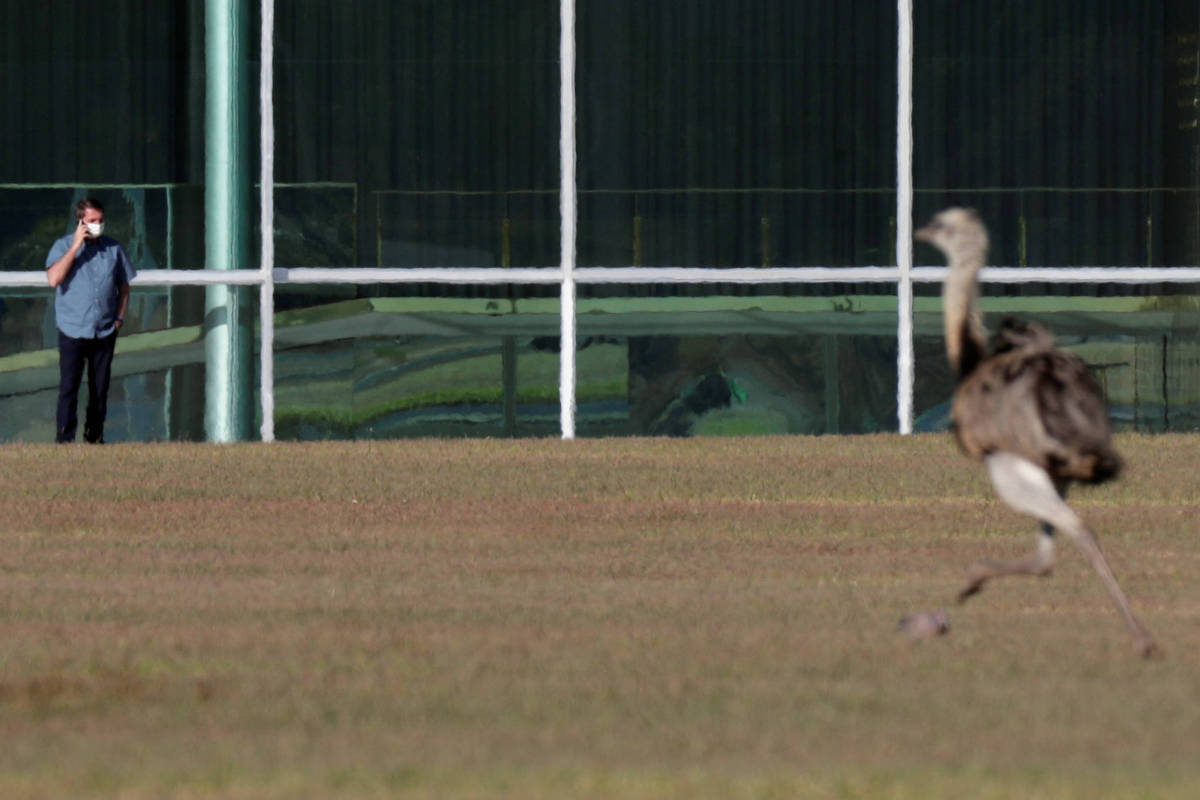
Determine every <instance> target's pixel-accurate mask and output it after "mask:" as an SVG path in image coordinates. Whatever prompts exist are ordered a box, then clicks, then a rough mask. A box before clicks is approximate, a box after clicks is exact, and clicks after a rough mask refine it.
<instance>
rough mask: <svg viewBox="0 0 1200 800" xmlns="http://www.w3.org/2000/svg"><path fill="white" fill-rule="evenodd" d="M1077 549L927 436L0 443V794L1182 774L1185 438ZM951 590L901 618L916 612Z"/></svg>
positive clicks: (642, 788)
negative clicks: (1132, 614)
mask: <svg viewBox="0 0 1200 800" xmlns="http://www.w3.org/2000/svg"><path fill="white" fill-rule="evenodd" d="M1119 445H1120V447H1121V449H1122V451H1123V452H1124V453H1125V455H1126V457H1127V461H1128V469H1127V472H1126V475H1125V476H1124V477H1123V479H1122V480H1121V481H1119V482H1117V483H1115V484H1110V485H1107V486H1103V487H1096V488H1083V489H1078V490H1076V491H1075V492H1074V493H1073V495H1072V500H1073V502H1074V504H1075V506H1076V508H1078V509H1079V510H1080V512H1081V513H1082V514H1083V515H1084V516H1085V518H1086V519H1088V520H1089V521H1090V522H1091V523H1092V525H1093V527H1094V528H1095V529H1096V530H1097V532H1098V534H1099V535H1100V537H1101V543H1102V545H1103V546H1104V548H1105V550H1106V552H1107V553H1108V555H1109V557H1110V559H1111V560H1112V562H1113V565H1114V569H1115V571H1116V572H1117V575H1118V577H1119V579H1120V580H1121V581H1122V583H1123V585H1124V586H1125V588H1126V590H1127V592H1128V593H1129V595H1130V597H1131V599H1132V601H1133V603H1134V606H1135V608H1136V610H1137V611H1138V612H1139V613H1140V614H1141V616H1142V617H1143V619H1144V621H1145V622H1146V624H1147V625H1148V627H1149V628H1150V629H1151V631H1152V632H1154V633H1155V634H1156V636H1157V637H1158V639H1159V641H1160V643H1161V645H1162V646H1163V649H1164V651H1165V657H1164V658H1162V659H1159V660H1154V661H1143V660H1140V659H1138V658H1137V657H1135V655H1134V653H1133V650H1132V647H1131V644H1130V641H1129V637H1128V635H1127V633H1126V631H1125V629H1124V627H1123V625H1122V623H1121V621H1120V619H1119V617H1118V615H1117V613H1116V611H1115V610H1114V609H1113V608H1112V606H1111V604H1110V602H1109V600H1108V597H1107V595H1105V593H1104V591H1103V588H1102V587H1101V584H1100V582H1099V581H1098V580H1097V579H1096V577H1095V576H1094V575H1093V574H1092V572H1091V569H1090V567H1089V566H1088V565H1087V564H1086V563H1085V562H1084V560H1083V558H1082V556H1081V555H1080V553H1079V552H1077V551H1076V550H1075V549H1074V548H1073V547H1072V546H1071V545H1070V543H1069V542H1062V543H1061V547H1060V551H1059V552H1060V560H1059V563H1058V566H1057V569H1056V572H1055V574H1054V575H1053V576H1052V577H1050V578H1048V579H1022V578H1012V579H1008V580H1007V581H997V582H995V583H993V584H990V585H989V586H988V587H987V588H986V589H985V590H984V591H983V593H982V594H981V595H979V596H978V597H977V598H975V599H973V600H972V601H971V602H970V603H968V604H966V605H964V606H956V605H954V603H953V598H954V595H955V592H956V590H957V589H958V588H959V586H960V581H961V579H962V575H963V569H964V568H965V567H966V565H967V564H968V563H970V562H971V561H972V560H974V559H976V558H980V557H984V556H1016V555H1023V554H1025V553H1026V552H1028V551H1029V550H1030V549H1031V548H1032V546H1033V543H1034V538H1035V536H1034V533H1035V525H1034V523H1033V522H1032V521H1030V520H1028V519H1025V518H1022V517H1020V516H1018V515H1016V514H1015V513H1013V512H1011V511H1009V510H1008V509H1007V508H1006V507H1004V506H1003V505H1002V504H1000V503H999V501H997V500H995V499H994V497H993V495H992V493H991V491H990V489H989V488H988V486H987V484H986V481H985V477H984V475H983V473H982V470H981V468H979V467H978V466H977V465H974V464H972V463H970V462H968V461H966V460H965V459H964V458H963V457H962V456H960V455H959V454H958V452H957V451H956V449H955V447H954V445H953V443H952V442H951V441H950V439H949V438H948V437H946V436H942V435H939V436H932V435H925V436H915V437H907V438H901V437H898V436H862V437H821V438H806V437H761V438H740V439H739V438H730V439H725V438H709V439H691V440H673V439H653V440H648V439H612V440H578V441H572V442H563V441H559V440H517V441H512V440H506V441H480V440H467V441H460V440H456V441H445V440H425V441H397V442H386V443H384V442H359V443H349V442H347V443H314V444H288V443H277V444H273V445H261V444H246V445H232V446H212V445H174V444H162V445H114V446H106V447H103V448H93V447H85V446H82V445H80V446H73V447H54V446H49V445H47V446H27V445H12V446H6V447H0V742H2V744H0V797H4V798H43V797H71V798H86V797H120V798H159V797H180V798H204V797H222V798H285V797H286V798H291V797H419V798H485V797H486V798H493V797H512V798H518V797H519V798H608V797H614V798H788V797H845V798H963V797H971V798H1007V797H1021V798H1034V797H1036V798H1059V797H1065V798H1118V797H1119V798H1124V797H1129V798H1147V797H1151V798H1153V797H1161V798H1176V797H1178V798H1190V797H1197V796H1200V579H1198V571H1200V541H1198V536H1197V521H1198V519H1200V491H1198V490H1200V437H1198V436H1182V435H1181V436H1158V437H1143V436H1123V437H1121V438H1120V439H1119ZM935 608H945V609H947V610H948V611H949V612H950V615H951V624H952V631H951V633H950V634H949V635H947V636H945V637H942V638H939V639H934V640H928V641H923V642H917V643H913V642H909V641H907V640H905V639H904V638H903V636H902V634H899V633H897V632H896V631H895V626H896V623H897V620H898V619H899V618H900V617H901V616H902V615H904V614H907V613H910V612H913V611H921V610H927V609H935Z"/></svg>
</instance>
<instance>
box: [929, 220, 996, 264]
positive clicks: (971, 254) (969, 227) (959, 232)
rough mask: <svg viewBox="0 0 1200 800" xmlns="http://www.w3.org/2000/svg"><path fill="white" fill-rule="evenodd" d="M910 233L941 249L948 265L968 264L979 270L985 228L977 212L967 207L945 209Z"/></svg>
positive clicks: (982, 254) (985, 249)
mask: <svg viewBox="0 0 1200 800" xmlns="http://www.w3.org/2000/svg"><path fill="white" fill-rule="evenodd" d="M913 236H914V238H916V240H917V241H919V242H927V243H929V244H931V245H933V246H934V247H936V248H937V249H939V250H941V251H942V253H944V254H945V256H946V261H947V262H948V263H949V265H950V267H951V268H954V267H956V266H970V267H974V268H976V269H978V267H979V266H980V265H981V264H982V261H983V257H984V256H985V255H986V254H987V248H988V236H987V229H986V228H985V227H984V225H983V220H981V219H980V218H979V214H977V213H976V212H975V210H974V209H970V208H947V209H946V210H945V211H941V212H939V213H937V214H935V215H934V217H933V219H932V220H930V221H929V224H928V225H926V226H925V227H924V228H920V229H918V230H917V231H916V232H915V233H914V234H913Z"/></svg>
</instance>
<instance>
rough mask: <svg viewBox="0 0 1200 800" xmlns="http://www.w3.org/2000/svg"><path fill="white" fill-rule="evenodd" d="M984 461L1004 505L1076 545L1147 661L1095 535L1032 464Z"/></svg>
mask: <svg viewBox="0 0 1200 800" xmlns="http://www.w3.org/2000/svg"><path fill="white" fill-rule="evenodd" d="M984 461H985V463H986V464H987V467H988V472H989V473H990V474H991V478H992V483H993V484H994V485H995V487H996V492H997V493H998V494H999V495H1000V497H1001V499H1002V500H1004V502H1006V503H1008V504H1009V505H1010V506H1012V507H1013V508H1015V509H1016V510H1017V511H1022V512H1024V513H1026V514H1032V515H1033V516H1034V517H1037V518H1038V519H1040V520H1042V522H1043V524H1044V525H1049V526H1053V527H1054V528H1057V529H1058V530H1060V531H1062V532H1063V533H1065V534H1066V535H1067V536H1069V537H1071V540H1072V541H1074V542H1075V544H1077V545H1079V548H1080V549H1081V550H1083V552H1084V555H1086V556H1087V558H1088V560H1089V561H1090V562H1091V564H1092V568H1093V569H1095V570H1096V574H1097V575H1099V576H1100V580H1101V582H1102V583H1103V584H1104V588H1105V589H1107V590H1108V595H1109V597H1110V598H1112V601H1113V603H1114V604H1115V605H1116V607H1117V610H1118V611H1120V612H1121V616H1122V617H1123V618H1124V619H1125V624H1126V626H1128V628H1129V632H1130V633H1131V634H1132V635H1133V640H1134V645H1135V646H1136V647H1137V650H1138V652H1139V653H1140V654H1141V655H1143V656H1147V657H1148V656H1151V655H1153V654H1154V653H1155V652H1156V651H1157V646H1156V645H1155V643H1154V638H1153V637H1152V636H1151V635H1150V632H1149V631H1147V630H1146V628H1145V626H1144V625H1142V623H1141V621H1140V620H1138V618H1137V617H1136V616H1134V613H1133V610H1132V609H1131V608H1130V607H1129V600H1128V599H1127V598H1126V597H1125V593H1124V592H1123V591H1121V586H1120V584H1118V583H1117V579H1116V576H1114V575H1113V572H1112V568H1111V567H1109V565H1108V559H1106V558H1105V557H1104V553H1103V552H1101V550H1100V545H1099V543H1098V542H1097V541H1096V535H1095V534H1094V533H1092V531H1091V529H1090V528H1088V526H1087V525H1086V524H1085V523H1084V521H1083V520H1082V519H1080V518H1079V515H1077V514H1076V513H1075V512H1074V511H1073V510H1071V507H1070V506H1068V505H1067V503H1066V501H1065V500H1063V498H1062V497H1061V496H1060V493H1059V492H1058V490H1057V487H1055V485H1054V482H1053V481H1052V480H1051V479H1050V476H1049V474H1047V473H1046V471H1045V470H1044V469H1042V468H1041V467H1039V466H1037V465H1036V464H1034V463H1032V462H1030V461H1027V460H1026V459H1024V458H1021V457H1020V456H1016V455H1013V454H1012V453H993V454H992V455H989V456H988V457H987V458H986V459H984ZM1043 530H1044V528H1043ZM1046 538H1048V537H1043V541H1045V540H1046ZM984 580H986V577H985V578H984Z"/></svg>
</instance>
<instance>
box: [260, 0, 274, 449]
mask: <svg viewBox="0 0 1200 800" xmlns="http://www.w3.org/2000/svg"><path fill="white" fill-rule="evenodd" d="M259 59H260V61H259V63H260V67H259V75H258V113H259V120H260V128H259V144H258V152H259V169H260V175H259V226H258V227H259V231H260V232H261V233H260V236H259V238H260V239H261V263H260V265H259V268H260V269H261V270H262V283H261V284H260V285H259V289H258V319H259V330H260V335H259V344H258V346H259V365H260V366H259V395H260V397H261V401H262V425H261V426H260V428H259V431H260V433H261V434H262V440H263V441H264V442H273V441H275V105H274V103H275V100H274V97H275V76H274V66H275V0H262V25H261V36H260V46H259Z"/></svg>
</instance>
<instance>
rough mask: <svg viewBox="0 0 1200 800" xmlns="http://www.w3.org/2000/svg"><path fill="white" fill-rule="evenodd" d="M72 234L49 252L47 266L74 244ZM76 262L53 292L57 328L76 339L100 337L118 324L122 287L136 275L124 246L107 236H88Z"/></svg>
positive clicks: (47, 267)
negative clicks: (93, 237) (118, 307)
mask: <svg viewBox="0 0 1200 800" xmlns="http://www.w3.org/2000/svg"><path fill="white" fill-rule="evenodd" d="M73 239H74V236H73V235H70V234H68V235H67V236H64V237H62V238H61V239H59V240H58V241H57V242H55V243H54V245H53V246H52V247H51V248H50V254H49V255H48V256H46V269H49V268H50V267H51V265H53V264H54V262H55V261H58V260H59V259H60V258H62V257H63V254H64V253H66V252H67V250H69V249H70V248H71V241H72V240H73ZM85 241H86V242H87V243H86V244H85V245H84V246H83V249H82V250H80V251H79V254H78V255H77V256H75V263H74V264H72V265H71V269H70V270H69V271H68V272H67V277H66V278H64V279H63V282H62V283H60V284H59V285H58V288H57V289H56V290H55V293H54V295H55V296H54V315H55V318H56V319H57V320H58V329H59V330H60V331H62V332H63V333H65V334H66V335H67V336H70V337H71V338H73V339H99V338H101V337H104V336H108V335H109V334H110V333H112V332H113V329H114V328H115V327H116V318H117V302H118V298H119V297H120V289H121V287H122V286H124V285H125V284H127V283H129V282H130V281H131V280H133V279H134V277H135V276H136V275H137V270H135V269H134V268H133V263H132V262H131V261H130V260H129V256H127V255H125V249H124V248H123V247H121V245H120V244H119V243H118V242H117V240H116V239H113V238H111V237H108V236H100V237H98V238H96V239H87V240H85Z"/></svg>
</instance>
